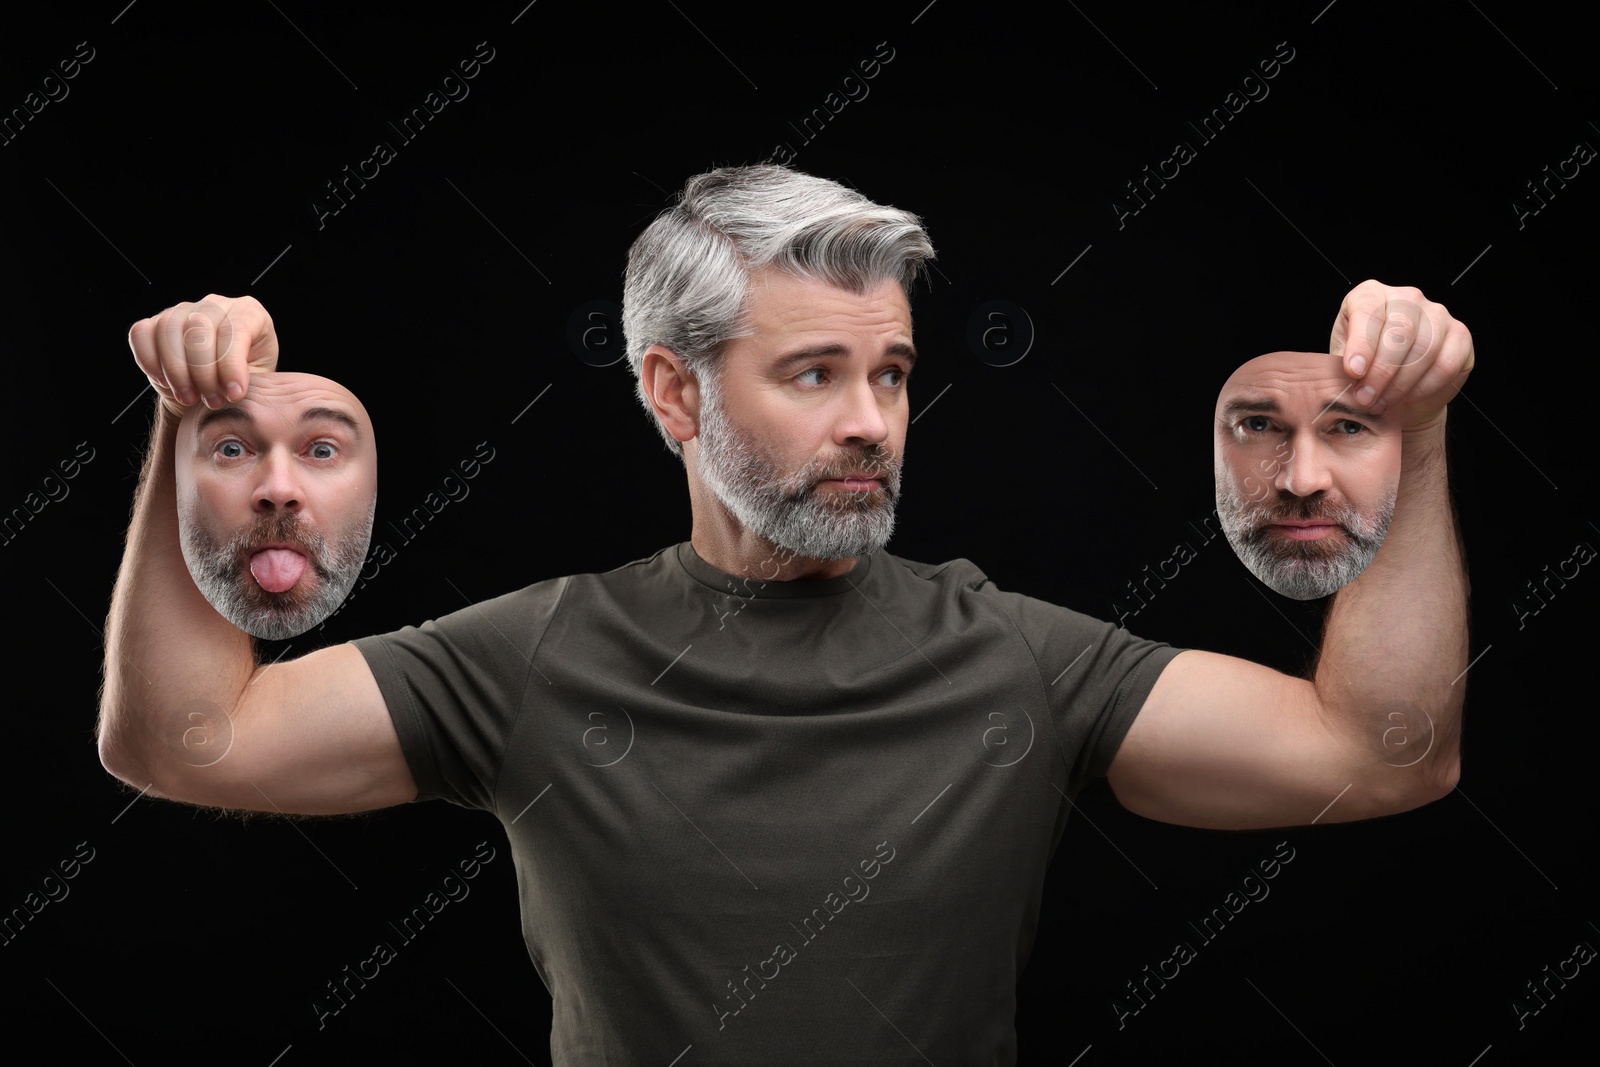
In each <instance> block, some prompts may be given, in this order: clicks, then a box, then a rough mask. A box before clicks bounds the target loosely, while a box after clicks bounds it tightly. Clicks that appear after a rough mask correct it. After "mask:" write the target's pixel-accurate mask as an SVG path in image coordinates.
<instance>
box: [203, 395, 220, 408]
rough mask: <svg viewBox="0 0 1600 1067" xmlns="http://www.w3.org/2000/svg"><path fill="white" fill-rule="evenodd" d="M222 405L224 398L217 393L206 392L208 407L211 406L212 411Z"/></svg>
mask: <svg viewBox="0 0 1600 1067" xmlns="http://www.w3.org/2000/svg"><path fill="white" fill-rule="evenodd" d="M221 406H222V398H221V397H220V396H218V395H217V394H216V393H207V394H206V407H208V408H210V409H211V410H212V411H215V410H216V409H217V408H220V407H221Z"/></svg>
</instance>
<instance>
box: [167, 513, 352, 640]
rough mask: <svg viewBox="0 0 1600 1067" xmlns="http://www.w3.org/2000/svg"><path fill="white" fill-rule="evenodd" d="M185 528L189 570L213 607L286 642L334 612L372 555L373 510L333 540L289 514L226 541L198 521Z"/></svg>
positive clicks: (252, 630) (264, 519)
mask: <svg viewBox="0 0 1600 1067" xmlns="http://www.w3.org/2000/svg"><path fill="white" fill-rule="evenodd" d="M374 507H376V501H374ZM179 532H180V534H181V543H182V547H183V556H184V560H185V562H187V563H188V564H189V573H190V574H191V575H192V576H193V577H194V580H195V585H196V586H197V587H198V588H199V590H200V592H201V593H202V594H204V596H205V598H206V599H207V600H209V601H210V602H211V606H212V607H214V608H216V609H217V611H218V612H219V613H220V614H221V615H222V617H223V618H225V619H227V620H228V621H229V622H231V623H233V624H234V625H235V626H237V627H239V629H241V630H243V631H244V632H245V633H247V634H250V635H251V636H252V637H259V638H262V639H264V640H269V641H285V640H288V639H289V638H291V637H295V636H297V635H298V634H302V633H305V632H306V631H307V630H309V629H311V628H312V627H313V626H315V625H317V624H318V623H320V622H321V621H322V620H323V619H325V618H327V617H328V616H329V615H331V614H332V613H333V610H334V609H335V608H337V607H338V606H339V604H340V603H341V602H342V601H343V600H344V598H345V595H346V594H347V593H349V592H350V588H351V587H352V586H353V585H354V584H355V581H356V579H357V578H358V577H359V576H360V573H361V565H362V562H363V561H364V560H365V559H366V553H367V542H368V541H369V539H370V537H371V532H372V513H371V512H370V511H369V513H368V516H367V519H366V521H365V522H363V523H361V524H359V526H358V528H357V529H354V530H352V531H350V532H349V533H348V534H347V535H345V536H343V537H341V538H338V539H336V540H334V541H331V542H330V541H328V540H326V539H324V538H323V537H322V535H321V534H319V533H317V532H316V531H314V530H313V529H311V528H310V527H308V526H306V525H305V524H304V523H302V522H301V521H300V520H299V517H298V516H297V515H295V514H294V513H292V512H282V511H280V512H274V513H272V514H270V515H263V516H261V517H260V518H259V519H257V521H256V523H255V524H254V525H253V526H251V527H249V528H248V529H245V530H243V531H240V532H239V533H238V534H236V535H235V536H234V537H233V538H232V539H231V540H228V541H226V542H224V541H219V540H216V539H214V538H212V537H211V536H210V534H209V533H208V532H207V531H206V530H205V527H204V524H203V523H200V522H197V521H194V520H193V519H190V520H188V521H185V522H182V523H180V524H179Z"/></svg>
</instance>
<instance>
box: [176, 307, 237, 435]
mask: <svg viewBox="0 0 1600 1067" xmlns="http://www.w3.org/2000/svg"><path fill="white" fill-rule="evenodd" d="M226 315H227V308H225V307H222V306H220V305H217V304H213V303H211V302H209V301H206V302H203V303H200V304H196V305H194V306H192V307H191V308H190V309H189V310H188V311H187V312H186V313H185V314H184V316H183V324H182V330H181V333H180V339H181V342H182V353H183V361H184V364H185V365H186V366H187V368H188V371H189V381H190V384H191V385H192V386H193V388H194V390H195V391H196V392H197V393H199V394H200V402H201V403H202V404H204V405H205V406H206V407H208V408H211V409H213V410H215V409H217V408H220V407H222V406H224V405H225V404H226V403H227V402H228V399H227V396H226V395H225V394H224V393H223V391H222V382H221V376H220V375H219V374H218V372H217V368H218V363H219V359H218V356H217V353H218V350H219V347H220V346H219V344H218V341H217V329H218V325H219V324H220V323H221V322H222V320H223V318H224V317H225V316H226Z"/></svg>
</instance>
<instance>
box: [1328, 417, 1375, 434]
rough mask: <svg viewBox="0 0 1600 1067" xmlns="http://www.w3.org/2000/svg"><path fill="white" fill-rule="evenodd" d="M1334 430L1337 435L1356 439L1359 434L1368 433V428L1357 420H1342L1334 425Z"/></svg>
mask: <svg viewBox="0 0 1600 1067" xmlns="http://www.w3.org/2000/svg"><path fill="white" fill-rule="evenodd" d="M1333 429H1334V432H1335V433H1339V434H1343V435H1344V436H1346V437H1354V436H1356V435H1357V434H1362V433H1366V432H1367V428H1366V427H1365V426H1363V425H1361V423H1359V422H1357V421H1356V420H1355V419H1340V420H1339V421H1338V422H1336V423H1334V424H1333Z"/></svg>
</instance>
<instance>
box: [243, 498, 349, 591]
mask: <svg viewBox="0 0 1600 1067" xmlns="http://www.w3.org/2000/svg"><path fill="white" fill-rule="evenodd" d="M269 545H293V546H295V547H296V548H298V549H299V550H300V554H301V555H303V556H305V557H306V562H307V563H308V564H310V566H311V567H312V569H313V570H314V571H315V572H316V574H317V577H319V578H321V579H322V580H323V581H329V580H331V579H332V578H333V572H332V570H331V568H330V567H329V561H328V542H327V539H326V538H324V537H323V536H322V535H321V534H320V533H318V532H317V531H316V530H315V529H313V528H312V527H311V526H309V525H307V524H306V523H305V522H304V521H302V520H301V518H300V516H299V514H298V513H296V512H292V511H274V512H272V513H270V514H267V515H262V516H259V517H258V518H257V519H256V520H255V521H254V522H253V523H251V524H250V525H249V526H248V527H246V528H245V529H243V530H240V531H239V532H238V533H236V534H235V535H234V536H233V537H232V539H230V540H229V542H228V548H227V555H228V557H229V558H230V559H231V560H233V561H234V562H235V565H236V566H238V567H239V574H240V575H241V576H242V575H243V572H244V570H245V569H247V568H248V566H249V559H250V557H251V556H253V555H255V554H256V553H257V552H259V551H261V550H262V549H263V548H266V547H267V546H269Z"/></svg>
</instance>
